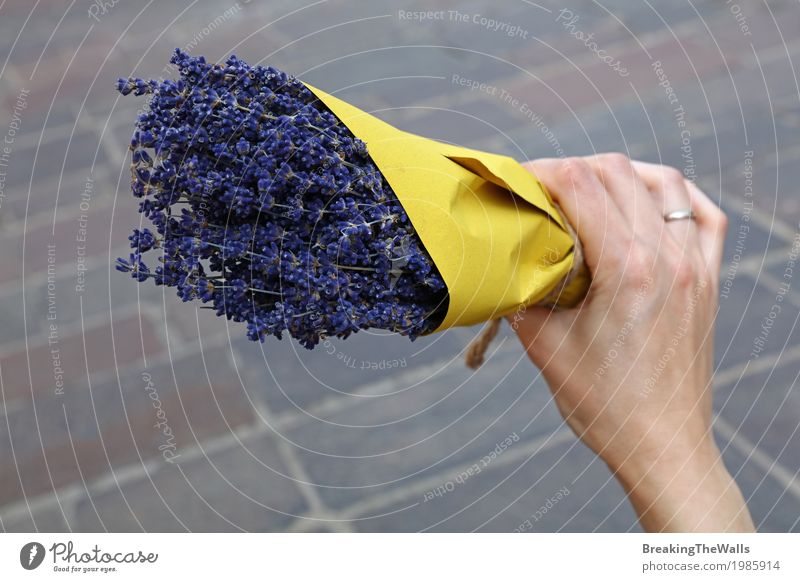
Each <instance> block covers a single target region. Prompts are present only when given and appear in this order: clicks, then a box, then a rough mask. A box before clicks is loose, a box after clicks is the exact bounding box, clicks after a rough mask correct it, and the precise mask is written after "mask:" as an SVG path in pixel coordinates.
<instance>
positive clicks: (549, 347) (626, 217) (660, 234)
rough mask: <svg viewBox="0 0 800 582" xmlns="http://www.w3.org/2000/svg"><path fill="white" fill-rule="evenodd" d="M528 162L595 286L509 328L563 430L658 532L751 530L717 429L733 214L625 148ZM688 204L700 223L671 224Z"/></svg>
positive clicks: (644, 522)
mask: <svg viewBox="0 0 800 582" xmlns="http://www.w3.org/2000/svg"><path fill="white" fill-rule="evenodd" d="M528 168H529V169H530V170H531V171H532V172H533V173H534V174H535V175H536V177H537V178H538V179H539V180H540V181H541V182H542V183H543V184H544V186H545V187H546V188H547V190H548V191H549V193H550V194H551V196H552V197H553V199H555V200H556V201H557V202H558V203H559V204H560V205H561V207H562V209H563V211H564V213H565V214H566V216H567V217H568V218H569V220H570V222H571V223H572V225H573V226H574V227H575V229H576V231H577V233H578V236H579V237H580V239H581V241H582V243H583V247H584V253H585V257H586V262H587V265H588V267H589V269H590V271H591V272H592V286H591V289H590V291H589V293H588V295H587V297H586V299H585V300H584V301H583V302H582V303H581V305H579V306H578V307H577V308H575V309H571V310H566V311H551V310H549V309H545V308H542V307H531V308H528V309H527V310H526V312H525V314H524V315H523V316H522V318H520V317H519V316H517V317H516V319H515V322H514V323H512V327H514V328H516V331H517V334H518V336H519V338H520V340H521V341H522V343H523V345H524V346H525V348H526V350H527V352H528V355H529V356H530V358H531V360H532V361H533V362H534V363H535V364H536V365H537V366H538V367H539V368H540V369H541V370H542V373H543V374H544V377H545V378H546V379H547V382H548V384H549V385H550V389H551V391H552V393H553V397H554V400H555V402H556V404H557V406H558V408H559V410H560V411H561V414H562V415H563V416H564V418H565V420H566V422H567V423H568V424H569V426H570V427H571V428H572V429H573V430H574V431H575V433H576V434H577V435H578V436H579V437H580V439H581V440H582V441H583V442H584V443H585V444H587V445H588V446H589V447H591V449H592V450H594V451H595V452H596V453H597V454H598V455H599V456H600V457H601V458H602V459H603V460H604V461H605V462H606V463H607V464H608V466H609V467H610V468H611V470H612V471H613V472H614V474H615V476H616V477H617V478H618V479H619V481H620V482H621V483H622V485H623V487H625V489H626V491H627V492H628V495H629V498H630V500H631V502H632V503H633V505H634V507H635V509H636V511H637V513H638V514H639V519H640V521H641V523H642V525H643V527H645V529H648V530H651V531H723V530H736V531H749V530H752V529H753V524H752V521H751V518H750V515H749V513H748V511H747V507H746V505H745V504H744V501H743V499H742V496H741V493H740V492H739V490H738V488H737V486H736V484H735V483H734V482H733V479H732V478H731V477H730V475H729V473H728V472H727V470H726V469H725V467H724V465H723V463H722V460H721V457H720V453H719V450H718V449H717V447H716V445H715V443H714V439H713V434H712V430H711V396H712V386H711V375H712V366H713V357H714V354H713V335H714V320H715V317H716V314H717V291H718V279H719V276H718V275H719V270H720V263H721V260H722V248H723V241H724V235H725V231H726V227H727V221H726V218H725V215H724V214H723V213H722V212H721V211H720V210H719V208H718V207H717V206H716V205H714V204H713V203H712V202H711V201H710V200H709V199H708V198H707V197H706V196H705V195H704V194H703V193H702V192H701V191H700V190H699V189H698V188H697V187H696V186H695V185H694V184H692V183H690V182H688V181H686V180H685V179H684V178H683V175H682V174H681V173H680V172H679V171H678V170H675V169H672V168H667V167H664V166H658V165H653V164H646V163H642V162H632V161H630V160H629V159H628V158H627V157H626V156H623V155H621V154H605V155H599V156H593V157H588V158H573V159H568V160H553V159H543V160H537V161H534V162H529V163H528ZM690 207H691V208H692V209H693V210H694V212H695V213H696V219H695V220H688V219H687V220H677V221H672V222H669V223H667V222H665V220H664V214H665V213H667V212H670V211H673V210H678V209H684V208H690Z"/></svg>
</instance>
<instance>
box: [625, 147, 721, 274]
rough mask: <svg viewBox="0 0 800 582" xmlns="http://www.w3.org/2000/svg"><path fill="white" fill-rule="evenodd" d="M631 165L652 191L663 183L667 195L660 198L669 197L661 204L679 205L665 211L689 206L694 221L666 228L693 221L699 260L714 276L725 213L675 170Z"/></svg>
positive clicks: (718, 260)
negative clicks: (667, 191) (701, 260)
mask: <svg viewBox="0 0 800 582" xmlns="http://www.w3.org/2000/svg"><path fill="white" fill-rule="evenodd" d="M633 166H634V168H636V170H637V171H638V172H639V173H640V174H641V175H642V177H643V179H644V180H645V182H647V183H648V185H650V187H651V188H652V189H653V190H655V189H656V184H657V183H661V184H667V186H665V188H667V189H669V191H670V193H669V194H667V193H664V194H663V196H664V197H665V200H666V196H668V195H669V196H670V198H669V199H668V200H667V202H665V204H673V203H676V204H679V205H678V206H675V207H666V210H665V211H666V212H669V211H671V210H678V209H680V208H686V207H688V206H691V208H692V210H694V212H695V216H696V218H695V220H694V221H690V220H681V221H675V222H672V223H670V224H669V226H671V227H672V226H683V225H680V224H679V223H691V222H695V225H694V228H693V229H692V230H694V231H696V233H697V241H698V245H699V247H700V253H701V255H702V257H703V261H704V262H705V267H706V269H707V271H708V272H709V274H710V275H711V276H712V277H717V275H718V272H719V268H720V264H721V263H722V253H723V249H724V246H725V233H726V231H727V226H728V220H727V218H726V216H725V213H724V212H722V210H720V208H719V207H718V206H717V205H716V204H714V203H713V202H712V201H711V200H710V199H709V198H708V196H706V195H705V194H704V193H703V192H702V191H701V190H700V189H699V188H698V187H697V186H695V185H694V184H693V183H692V182H690V181H689V180H686V179H685V178H684V177H683V175H682V174H681V173H680V172H678V171H677V170H673V169H672V168H666V167H665V166H660V165H658V164H650V163H647V162H633ZM679 182H680V185H679ZM683 196H685V197H687V198H686V199H687V200H688V204H687V203H686V202H683V200H684V199H683V198H682V197H683ZM680 204H682V205H680ZM686 228H687V230H688V229H689V227H686ZM673 233H675V234H677V233H676V232H675V230H673ZM687 242H688V241H687Z"/></svg>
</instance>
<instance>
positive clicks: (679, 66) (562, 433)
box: [0, 0, 800, 531]
mask: <svg viewBox="0 0 800 582" xmlns="http://www.w3.org/2000/svg"><path fill="white" fill-rule="evenodd" d="M420 11H429V12H428V13H427V14H426V13H422V14H420ZM797 30H800V6H798V3H797V2H796V1H794V0H772V1H761V2H743V1H741V2H738V3H737V2H736V1H730V0H729V1H726V2H723V1H720V0H674V1H671V2H649V1H647V0H645V1H644V2H630V1H622V0H602V1H600V0H598V1H588V0H570V1H569V2H567V3H563V2H555V1H552V0H541V1H540V2H530V1H527V0H503V1H502V2H488V1H484V2H473V1H464V2H454V1H453V2H451V1H444V0H435V1H431V0H429V1H427V2H422V1H416V2H386V1H383V0H377V1H371V2H358V1H355V0H352V1H345V0H331V1H326V0H319V1H316V2H309V1H308V0H302V1H298V0H269V1H263V2H262V1H258V0H252V1H249V2H248V1H245V0H239V1H238V2H237V1H228V0H220V1H215V2H211V1H206V0H202V1H194V2H190V1H189V0H161V1H159V2H154V1H150V2H145V1H139V2H131V1H122V0H105V1H103V0H96V1H93V2H90V1H89V0H71V1H66V0H47V1H41V0H35V1H33V0H25V1H20V0H5V1H3V2H0V103H2V108H1V109H0V136H2V137H0V139H2V140H3V141H2V143H0V249H2V252H1V253H0V396H2V406H1V407H0V528H2V530H5V531H33V530H41V531H104V530H108V531H184V530H191V531H239V530H248V531H418V530H434V531H474V530H478V531H515V530H520V529H523V530H532V531H637V530H638V529H639V526H638V525H637V522H636V519H635V515H634V514H633V512H632V510H631V509H630V508H629V507H628V504H627V502H626V500H625V496H624V494H623V491H622V490H621V488H620V487H619V486H618V485H617V483H616V482H615V481H614V480H613V479H612V477H611V475H610V473H609V471H608V470H607V469H606V467H605V465H604V464H603V463H602V462H600V461H599V460H597V459H596V458H595V457H594V455H593V454H592V453H591V452H590V451H588V450H587V449H586V448H585V447H583V446H582V445H581V444H580V443H578V442H577V441H576V439H575V438H574V437H573V436H572V434H571V432H570V431H569V429H568V428H567V427H566V426H565V425H564V424H563V422H562V421H561V418H560V416H559V414H558V412H557V410H556V408H555V407H554V405H553V404H552V402H551V399H550V394H549V392H548V390H547V387H546V385H545V383H544V382H543V380H542V378H541V377H540V375H539V372H538V370H536V368H534V367H533V365H531V364H530V363H529V361H528V360H527V359H526V358H525V357H524V355H523V353H522V350H521V348H520V346H519V344H518V343H517V342H516V341H515V340H514V339H513V338H511V337H510V336H509V335H508V330H507V329H506V330H504V331H503V335H502V336H501V339H500V341H496V342H495V344H494V345H493V347H492V349H491V354H490V357H489V359H488V361H487V363H486V364H485V365H484V366H483V367H482V368H481V369H480V371H479V372H477V373H473V372H472V371H470V370H468V369H466V368H465V367H464V365H463V363H462V360H463V350H464V348H465V346H466V345H467V344H468V342H469V340H470V339H471V338H472V337H473V336H474V335H475V333H476V332H477V329H454V330H450V331H447V332H445V333H441V334H437V335H434V336H432V337H428V338H424V339H421V340H419V341H417V342H415V343H410V342H408V341H407V340H406V339H404V338H400V337H393V336H391V335H387V334H385V333H380V332H373V333H359V334H357V335H356V336H354V337H352V338H351V339H349V340H347V341H339V340H331V341H329V342H327V343H326V344H325V345H323V346H320V348H318V349H316V350H315V351H312V352H309V351H306V350H304V349H303V348H301V347H299V346H298V345H297V344H295V343H292V342H290V341H283V342H278V341H275V340H269V341H267V342H266V343H264V344H263V345H258V344H253V343H250V342H248V341H247V340H246V339H245V337H244V336H245V334H244V329H243V328H242V327H241V326H238V325H229V324H228V323H227V322H226V321H224V320H221V319H217V318H215V317H214V316H213V315H212V314H210V313H209V312H207V311H203V310H197V309H196V308H195V306H194V305H192V304H183V303H181V302H180V300H178V299H177V297H175V296H174V295H173V294H172V293H171V292H167V293H166V294H165V293H163V290H162V289H161V288H156V287H154V286H152V285H136V284H135V283H133V282H132V281H131V280H130V279H129V278H128V277H126V276H125V275H123V274H121V273H118V272H116V271H114V269H113V262H114V259H115V258H116V257H117V256H120V255H123V254H125V253H126V252H127V251H126V248H127V236H128V234H129V231H130V229H131V228H132V227H133V226H135V225H138V220H139V217H138V215H137V213H136V203H135V200H134V199H133V197H132V196H131V195H130V192H129V170H128V164H129V162H130V160H129V157H128V155H129V154H128V151H127V143H128V140H129V138H130V134H131V131H132V124H133V121H134V119H135V115H136V112H137V109H138V108H140V107H141V106H142V105H143V104H144V101H143V99H141V98H139V99H137V98H135V97H133V96H130V97H127V98H122V97H120V96H119V95H118V94H117V93H116V91H115V90H114V82H115V80H116V79H117V77H120V76H123V77H127V76H129V75H134V76H141V77H166V76H172V75H174V71H172V69H171V68H170V67H169V66H168V60H169V57H170V53H171V51H172V50H173V49H174V48H175V47H180V48H183V49H185V50H187V51H189V52H190V53H193V54H203V55H205V56H206V57H207V58H208V59H209V60H222V59H224V58H226V57H227V56H228V55H229V54H231V53H235V54H236V55H237V56H240V57H242V58H244V59H246V60H247V61H249V62H250V63H251V64H255V63H266V64H271V65H274V66H277V67H279V68H282V69H284V70H286V71H288V72H290V73H293V74H295V75H297V76H299V77H300V78H302V79H303V80H305V81H307V82H310V83H312V84H314V85H316V86H318V87H320V88H323V89H325V90H326V91H328V92H333V93H336V94H337V95H338V96H339V97H341V98H343V99H345V100H347V101H350V102H352V103H354V104H355V105H357V106H359V107H361V108H363V109H366V110H368V111H371V112H373V113H374V114H376V115H378V116H379V117H381V118H383V119H385V120H387V121H389V122H391V123H393V124H396V125H397V126H399V127H400V128H402V129H405V130H408V131H412V132H417V133H421V134H424V135H426V136H429V137H433V138H437V139H441V140H446V141H452V142H456V143H459V144H462V145H466V146H470V147H475V148H480V149H484V150H490V151H495V152H499V153H505V154H509V155H512V156H514V157H516V158H518V159H528V158H537V157H558V156H570V155H583V154H591V153H593V152H599V151H621V152H625V153H627V154H628V155H630V156H631V157H635V158H641V159H646V160H650V161H656V162H661V163H666V164H670V165H674V166H676V167H678V168H680V169H681V170H683V171H684V173H685V175H686V176H687V177H690V178H693V179H696V180H697V182H698V184H699V185H701V186H702V187H703V188H704V189H705V191H706V192H707V193H708V194H709V196H711V197H712V198H713V199H715V200H716V201H717V202H718V203H719V204H720V205H721V206H722V207H723V208H724V209H725V210H726V211H727V213H728V216H729V219H730V230H729V236H728V239H729V240H728V245H727V253H726V258H725V261H724V263H723V268H722V272H721V274H720V276H721V293H722V298H721V312H720V315H719V320H718V326H717V338H716V366H717V367H716V380H715V390H716V392H717V394H716V399H715V402H716V419H715V430H716V432H717V437H718V441H719V444H720V447H721V448H723V449H724V456H725V461H726V464H727V465H728V467H729V469H730V470H731V472H732V473H733V474H734V476H735V478H736V480H737V482H738V483H739V485H740V486H741V488H742V490H743V492H744V494H745V497H746V498H747V500H748V504H749V506H750V508H751V510H752V513H753V515H754V518H755V521H756V524H757V525H758V527H759V528H760V529H761V530H763V531H792V530H793V531H796V530H799V529H800V481H798V479H797V474H798V470H800V434H798V426H799V423H800V393H798V389H797V379H798V370H800V365H799V363H800V343H799V342H798V340H800V334H798V330H797V323H798V316H799V315H800V293H798V287H800V281H797V280H795V279H793V276H795V275H796V274H797V273H798V272H800V271H798V267H797V264H796V263H795V261H796V260H797V258H798V250H800V234H799V232H800V231H799V230H798V222H799V221H800V197H798V194H797V192H796V188H797V186H796V184H797V180H798V178H800V163H798V162H800V109H799V108H798V102H799V99H800V87H799V86H798V78H797V69H796V67H795V60H796V59H800V40H798V38H797V34H796V33H797ZM776 305H777V306H779V307H780V311H779V312H778V311H777V310H776V309H775V307H774V306H776ZM506 328H507V326H506ZM476 467H477V469H476Z"/></svg>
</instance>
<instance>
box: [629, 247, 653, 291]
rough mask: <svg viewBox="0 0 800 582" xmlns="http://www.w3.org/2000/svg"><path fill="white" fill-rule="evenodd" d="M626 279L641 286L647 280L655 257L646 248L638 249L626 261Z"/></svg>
mask: <svg viewBox="0 0 800 582" xmlns="http://www.w3.org/2000/svg"><path fill="white" fill-rule="evenodd" d="M624 268H625V279H626V280H627V281H628V283H630V284H631V286H636V287H638V286H640V285H641V284H642V283H644V282H645V281H647V280H648V279H649V278H650V276H651V273H652V269H653V257H652V256H651V255H650V253H649V252H647V251H646V250H644V249H641V248H640V249H636V250H634V251H633V252H631V254H630V255H629V256H628V258H627V261H626V262H625V266H624Z"/></svg>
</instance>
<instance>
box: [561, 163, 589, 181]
mask: <svg viewBox="0 0 800 582" xmlns="http://www.w3.org/2000/svg"><path fill="white" fill-rule="evenodd" d="M560 177H561V179H562V180H563V181H564V182H565V183H566V184H567V185H570V186H582V187H585V186H586V185H587V184H589V183H590V182H591V178H592V168H591V166H589V163H588V162H587V161H586V160H584V159H582V158H567V159H566V160H564V162H563V163H562V165H561V172H560Z"/></svg>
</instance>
